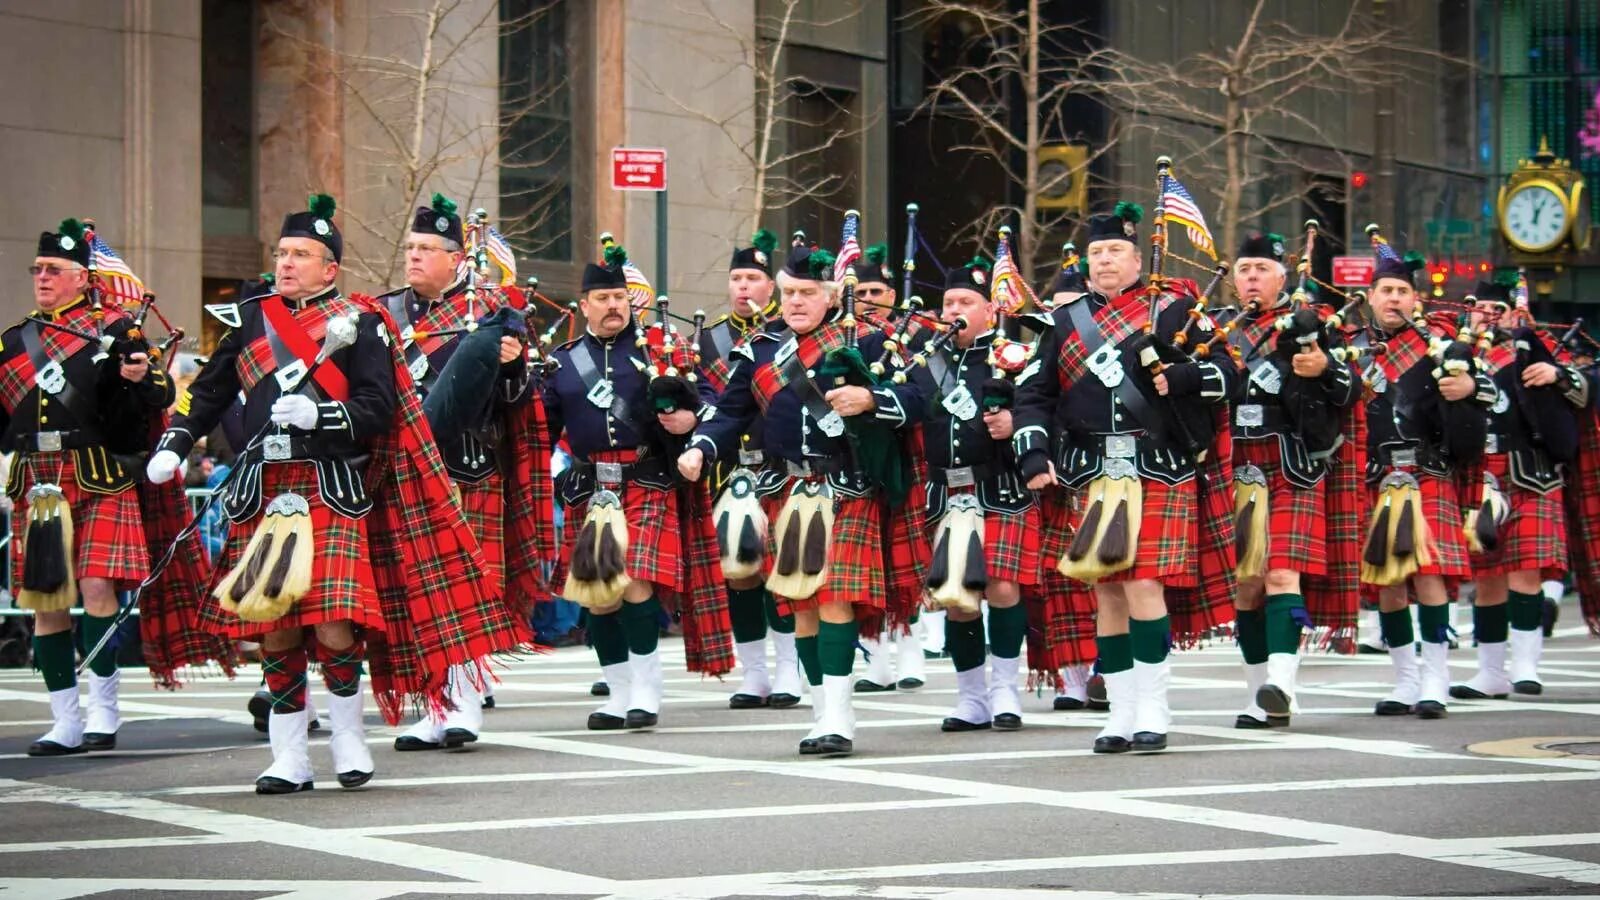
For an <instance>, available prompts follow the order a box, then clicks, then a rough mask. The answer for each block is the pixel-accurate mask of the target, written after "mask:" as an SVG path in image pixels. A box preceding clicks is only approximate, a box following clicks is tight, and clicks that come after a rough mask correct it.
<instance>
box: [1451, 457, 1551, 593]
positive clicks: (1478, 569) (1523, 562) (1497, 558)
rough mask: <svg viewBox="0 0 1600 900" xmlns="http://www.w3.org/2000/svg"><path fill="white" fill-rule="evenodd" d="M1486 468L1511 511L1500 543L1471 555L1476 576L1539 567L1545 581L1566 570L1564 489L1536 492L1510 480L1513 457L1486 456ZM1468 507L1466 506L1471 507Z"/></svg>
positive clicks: (1501, 529)
mask: <svg viewBox="0 0 1600 900" xmlns="http://www.w3.org/2000/svg"><path fill="white" fill-rule="evenodd" d="M1483 462H1484V469H1485V470H1486V471H1487V472H1488V473H1489V474H1491V475H1493V476H1494V477H1495V478H1497V479H1499V481H1500V492H1501V493H1503V494H1505V496H1506V505H1507V507H1509V510H1510V511H1509V514H1508V515H1507V516H1506V520H1505V522H1503V523H1502V524H1501V525H1500V546H1499V547H1498V548H1496V549H1495V552H1493V553H1474V554H1472V573H1473V574H1474V575H1478V576H1483V575H1510V574H1511V573H1513V572H1527V571H1531V570H1533V569H1538V570H1540V572H1542V573H1543V574H1542V575H1541V576H1540V577H1541V578H1542V579H1544V580H1551V579H1558V578H1561V577H1562V576H1563V575H1565V574H1566V571H1567V509H1566V504H1565V503H1564V502H1563V500H1562V489H1561V488H1556V489H1555V490H1553V491H1551V492H1550V493H1548V494H1536V493H1534V492H1533V491H1530V490H1528V489H1526V488H1521V487H1518V486H1516V485H1515V484H1512V483H1511V473H1510V465H1511V458H1510V457H1509V456H1507V455H1506V454H1504V453H1490V454H1487V455H1485V456H1484V458H1483ZM1471 508H1472V507H1470V506H1468V507H1466V509H1471Z"/></svg>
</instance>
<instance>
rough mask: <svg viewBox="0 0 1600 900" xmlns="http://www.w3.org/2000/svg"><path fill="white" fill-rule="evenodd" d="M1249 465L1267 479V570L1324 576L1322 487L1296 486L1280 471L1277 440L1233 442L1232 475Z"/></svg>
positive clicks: (1326, 549)
mask: <svg viewBox="0 0 1600 900" xmlns="http://www.w3.org/2000/svg"><path fill="white" fill-rule="evenodd" d="M1246 464H1248V465H1253V466H1255V467H1256V468H1258V469H1260V470H1261V472H1262V474H1264V475H1266V477H1267V506H1268V509H1269V510H1270V512H1269V514H1268V516H1267V569H1269V570H1271V569H1288V570H1289V571H1292V572H1299V573H1300V574H1301V575H1326V574H1328V539H1327V534H1328V532H1327V516H1326V515H1325V509H1324V502H1323V495H1322V485H1320V484H1319V485H1317V486H1316V487H1311V488H1302V487H1297V486H1295V485H1294V484H1291V483H1290V482H1289V479H1288V477H1287V476H1285V475H1284V471H1283V455H1282V453H1281V451H1280V449H1279V445H1278V440H1277V438H1272V439H1270V440H1258V441H1247V440H1239V439H1237V438H1235V439H1234V442H1233V467H1234V472H1235V474H1237V473H1238V470H1239V467H1240V466H1242V465H1246Z"/></svg>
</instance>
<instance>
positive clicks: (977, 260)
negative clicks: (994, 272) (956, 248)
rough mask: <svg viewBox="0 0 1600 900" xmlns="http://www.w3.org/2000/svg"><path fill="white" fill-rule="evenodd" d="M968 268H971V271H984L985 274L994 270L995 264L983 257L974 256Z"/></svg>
mask: <svg viewBox="0 0 1600 900" xmlns="http://www.w3.org/2000/svg"><path fill="white" fill-rule="evenodd" d="M967 268H969V269H982V270H984V271H985V272H987V271H989V270H990V269H991V268H993V264H992V263H990V262H989V261H988V260H987V259H984V258H983V257H981V256H974V257H973V258H972V262H969V263H967Z"/></svg>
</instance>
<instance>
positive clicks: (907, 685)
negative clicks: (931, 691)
mask: <svg viewBox="0 0 1600 900" xmlns="http://www.w3.org/2000/svg"><path fill="white" fill-rule="evenodd" d="M922 684H923V681H922V679H921V678H902V679H900V680H899V681H897V682H895V687H898V688H899V689H900V690H902V691H914V690H917V689H918V688H921V687H922Z"/></svg>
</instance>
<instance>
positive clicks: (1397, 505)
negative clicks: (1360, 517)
mask: <svg viewBox="0 0 1600 900" xmlns="http://www.w3.org/2000/svg"><path fill="white" fill-rule="evenodd" d="M1368 230H1369V234H1371V235H1373V237H1374V243H1375V244H1376V246H1377V248H1378V255H1379V260H1378V264H1377V267H1376V269H1375V270H1374V272H1373V276H1372V289H1371V292H1370V293H1369V294H1368V305H1369V307H1370V323H1371V324H1370V325H1369V326H1368V327H1367V329H1366V330H1364V331H1362V332H1359V333H1357V334H1355V335H1354V336H1353V338H1352V342H1353V343H1355V344H1357V345H1358V346H1359V345H1361V344H1367V343H1380V342H1381V343H1382V344H1384V346H1385V348H1386V350H1385V352H1384V353H1383V354H1381V355H1377V356H1374V357H1372V361H1371V362H1370V363H1369V364H1368V365H1367V367H1366V369H1365V371H1364V372H1363V373H1362V377H1363V378H1364V379H1365V380H1366V382H1367V384H1368V386H1369V387H1370V388H1371V397H1370V399H1369V400H1368V401H1367V410H1366V420H1367V479H1366V480H1367V490H1368V499H1369V501H1370V502H1371V504H1372V512H1371V514H1370V518H1369V520H1368V524H1367V530H1366V534H1365V537H1364V544H1363V548H1362V563H1361V581H1362V584H1363V585H1366V586H1368V587H1369V588H1371V589H1376V591H1377V593H1378V609H1379V627H1380V629H1381V631H1382V635H1383V642H1384V645H1385V646H1387V647H1388V650H1389V659H1390V662H1391V664H1392V666H1393V669H1394V688H1393V690H1392V691H1391V692H1390V694H1389V696H1387V697H1385V698H1384V699H1383V700H1381V701H1379V702H1378V704H1377V705H1376V706H1375V707H1374V709H1373V711H1374V712H1375V713H1376V714H1377V715H1380V716H1402V715H1410V714H1412V713H1415V714H1416V715H1417V717H1418V718H1423V719H1438V718H1442V717H1444V715H1445V714H1446V704H1447V702H1448V699H1449V690H1450V673H1449V668H1448V655H1449V652H1450V647H1449V644H1448V641H1449V631H1450V627H1449V623H1450V593H1449V591H1450V587H1451V585H1452V584H1454V583H1458V582H1459V581H1461V580H1463V579H1466V578H1469V577H1471V574H1472V570H1471V567H1470V565H1469V563H1468V559H1467V545H1466V540H1465V538H1464V536H1463V534H1462V528H1461V524H1462V522H1463V520H1464V518H1465V510H1464V509H1463V507H1462V504H1461V494H1460V492H1461V484H1462V483H1472V482H1477V483H1480V484H1481V482H1482V477H1481V475H1478V474H1477V471H1478V469H1477V468H1476V467H1478V466H1480V465H1481V461H1482V457H1483V445H1484V412H1485V411H1486V410H1487V409H1488V407H1489V405H1490V404H1491V403H1493V402H1494V398H1495V397H1496V395H1497V393H1498V392H1497V390H1496V388H1495V385H1494V382H1493V381H1491V380H1490V379H1489V377H1488V376H1487V375H1486V374H1485V373H1483V372H1481V371H1479V370H1477V369H1476V368H1475V367H1474V364H1473V354H1472V348H1471V346H1470V345H1467V344H1464V343H1463V342H1462V341H1460V340H1457V338H1458V337H1460V335H1459V333H1458V330H1457V328H1456V326H1455V323H1454V321H1453V316H1451V315H1450V314H1449V313H1443V312H1442V313H1439V314H1437V315H1435V316H1433V317H1431V318H1430V317H1426V316H1424V313H1423V309H1422V301H1421V300H1420V298H1419V297H1418V296H1417V292H1416V287H1415V285H1414V284H1413V283H1412V278H1413V277H1414V273H1415V271H1416V270H1417V269H1418V268H1420V267H1421V263H1422V261H1421V258H1420V257H1418V256H1415V255H1413V254H1407V257H1409V258H1406V259H1402V258H1401V257H1400V256H1398V255H1397V254H1396V253H1395V251H1394V250H1393V249H1392V248H1390V247H1389V245H1388V243H1387V242H1384V241H1382V238H1381V235H1378V233H1377V226H1369V228H1368ZM1413 596H1414V597H1415V598H1416V602H1417V604H1418V610H1417V621H1418V624H1419V625H1420V627H1421V631H1422V654H1421V664H1420V666H1419V664H1418V654H1417V649H1416V630H1415V629H1414V628H1413V626H1412V620H1411V610H1410V606H1411V598H1412V597H1413Z"/></svg>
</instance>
